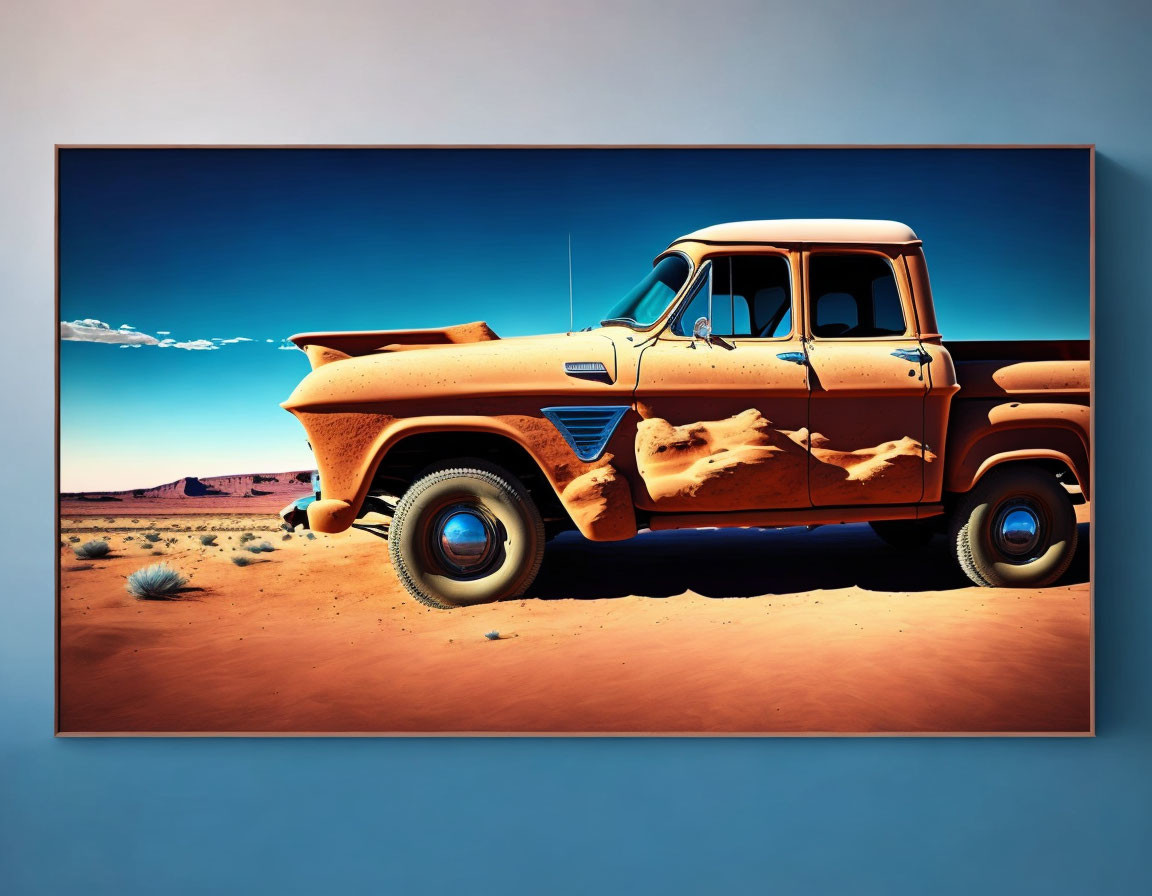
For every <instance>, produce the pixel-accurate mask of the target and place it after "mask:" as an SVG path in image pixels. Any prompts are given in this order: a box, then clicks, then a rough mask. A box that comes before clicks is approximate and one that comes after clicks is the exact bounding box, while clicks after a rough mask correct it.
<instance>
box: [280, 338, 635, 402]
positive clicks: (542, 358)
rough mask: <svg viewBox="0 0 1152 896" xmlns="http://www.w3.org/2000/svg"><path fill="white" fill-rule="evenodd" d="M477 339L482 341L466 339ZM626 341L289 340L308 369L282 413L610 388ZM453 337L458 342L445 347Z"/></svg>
mask: <svg viewBox="0 0 1152 896" xmlns="http://www.w3.org/2000/svg"><path fill="white" fill-rule="evenodd" d="M473 328H483V329H473ZM480 334H487V335H486V336H483V337H481V338H467V337H469V336H472V337H477V336H480ZM630 335H632V334H631V331H629V330H626V329H623V328H619V327H606V328H602V329H598V330H590V331H587V332H580V333H556V334H552V335H546V336H520V337H515V338H512V339H500V338H499V337H497V336H496V334H495V333H492V331H491V330H490V329H489V328H488V327H487V326H486V325H485V324H466V325H464V326H463V327H448V328H446V329H444V330H408V331H381V332H379V333H370V334H369V333H332V334H301V335H299V336H294V337H292V341H293V342H294V343H296V344H297V345H298V346H300V347H301V348H302V349H303V350H304V351H305V352H307V353H308V356H309V360H310V361H311V362H312V367H313V370H312V373H310V374H309V375H308V376H306V377H305V378H304V380H303V381H302V382H301V383H300V385H299V386H297V387H296V390H295V391H294V392H293V393H292V395H291V397H289V399H288V400H287V401H285V402H284V403H283V407H285V408H287V409H288V410H300V409H321V408H330V409H331V408H337V407H340V408H350V407H352V406H363V405H377V404H381V403H385V404H387V403H391V402H396V401H405V400H409V399H468V398H490V397H494V396H499V395H509V394H515V395H521V396H523V395H557V394H560V395H563V394H565V393H572V394H578V393H584V394H587V393H588V392H590V391H592V392H596V391H602V390H605V389H611V387H612V386H613V385H615V383H616V380H617V376H618V366H617V354H618V352H623V351H626V350H627V348H634V344H633V343H631V342H628V341H627V339H628V336H630ZM453 338H455V339H458V340H459V341H449V340H450V339H453ZM402 340H409V341H402ZM433 340H435V341H433Z"/></svg>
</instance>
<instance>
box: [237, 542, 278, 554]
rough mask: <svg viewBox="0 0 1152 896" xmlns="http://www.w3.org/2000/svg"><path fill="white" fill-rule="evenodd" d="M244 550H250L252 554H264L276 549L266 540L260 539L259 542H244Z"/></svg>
mask: <svg viewBox="0 0 1152 896" xmlns="http://www.w3.org/2000/svg"><path fill="white" fill-rule="evenodd" d="M244 550H246V551H251V552H252V553H253V554H264V553H270V552H271V551H274V550H276V548H274V547H272V545H270V544H269V543H268V542H266V541H262V542H260V543H259V544H246V545H244Z"/></svg>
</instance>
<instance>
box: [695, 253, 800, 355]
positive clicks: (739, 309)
mask: <svg viewBox="0 0 1152 896" xmlns="http://www.w3.org/2000/svg"><path fill="white" fill-rule="evenodd" d="M707 315H708V295H707V293H706V292H705V291H703V290H701V291H700V292H699V293H698V294H697V295H695V296H693V297H692V299H691V300H690V301H689V303H688V305H687V306H686V307H685V309H684V310H683V311H682V312H681V314H680V316H679V318H677V321H676V324H675V325H674V326H673V328H672V331H673V332H674V333H676V334H678V335H680V336H690V335H691V334H692V325H693V324H694V323H695V322H696V319H697V318H700V317H707ZM712 332H713V333H714V334H715V335H717V336H729V337H731V336H736V337H745V338H747V337H751V338H774V337H781V336H787V335H788V334H789V333H791V332H792V281H791V275H790V273H789V269H788V260H787V259H786V258H784V257H783V256H782V255H722V256H715V257H713V258H712Z"/></svg>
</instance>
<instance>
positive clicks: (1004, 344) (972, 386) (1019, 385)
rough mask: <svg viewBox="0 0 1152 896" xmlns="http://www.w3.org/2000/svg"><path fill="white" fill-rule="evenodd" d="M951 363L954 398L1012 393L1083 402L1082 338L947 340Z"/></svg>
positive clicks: (1086, 349) (1087, 381) (1085, 345)
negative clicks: (957, 388) (955, 385)
mask: <svg viewBox="0 0 1152 896" xmlns="http://www.w3.org/2000/svg"><path fill="white" fill-rule="evenodd" d="M946 347H947V349H948V351H949V353H950V354H951V355H952V361H953V363H954V364H955V365H956V379H957V382H959V384H960V391H959V393H958V394H957V395H956V399H957V400H960V401H964V400H965V399H971V398H1008V397H1011V398H1014V399H1018V400H1029V399H1031V400H1039V401H1055V400H1060V401H1072V402H1075V403H1078V404H1081V403H1082V404H1087V403H1088V397H1089V394H1090V390H1091V369H1090V364H1091V362H1090V350H1091V343H1090V342H1089V340H1087V339H1061V340H1055V339H1053V340H1039V339H1037V340H1023V341H1019V342H1014V341H1002V340H984V341H973V342H947V343H946Z"/></svg>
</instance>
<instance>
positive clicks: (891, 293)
mask: <svg viewBox="0 0 1152 896" xmlns="http://www.w3.org/2000/svg"><path fill="white" fill-rule="evenodd" d="M808 281H809V286H808V294H809V297H810V299H809V301H810V302H811V310H812V335H813V336H816V337H818V338H820V339H859V338H865V337H869V336H901V335H903V334H904V333H905V332H906V331H907V329H908V325H907V322H906V321H905V320H904V309H903V308H902V307H901V305H900V291H899V289H898V288H897V286H896V275H895V274H894V273H893V271H892V265H891V264H889V263H888V260H887V259H885V258H882V257H881V256H879V255H863V254H845V255H833V254H814V255H812V257H811V258H810V259H809V262H808Z"/></svg>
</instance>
